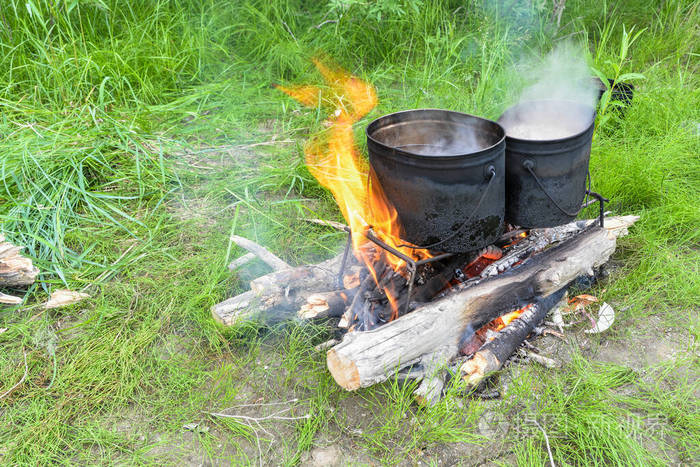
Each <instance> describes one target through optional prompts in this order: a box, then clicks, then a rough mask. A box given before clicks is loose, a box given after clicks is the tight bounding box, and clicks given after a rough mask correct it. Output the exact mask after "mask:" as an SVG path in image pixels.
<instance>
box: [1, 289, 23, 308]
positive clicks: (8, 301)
mask: <svg viewBox="0 0 700 467" xmlns="http://www.w3.org/2000/svg"><path fill="white" fill-rule="evenodd" d="M0 303H4V304H5V305H19V304H20V303H22V299H21V298H20V297H15V296H14V295H7V294H4V293H2V292H0Z"/></svg>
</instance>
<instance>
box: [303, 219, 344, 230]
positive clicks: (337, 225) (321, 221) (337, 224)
mask: <svg viewBox="0 0 700 467" xmlns="http://www.w3.org/2000/svg"><path fill="white" fill-rule="evenodd" d="M302 220H305V221H306V222H311V223H312V224H318V225H325V226H327V227H333V228H334V229H336V230H342V231H343V232H349V231H350V227H348V226H347V225H345V224H343V223H341V222H336V221H327V220H325V219H311V218H306V217H305V218H304V219H302Z"/></svg>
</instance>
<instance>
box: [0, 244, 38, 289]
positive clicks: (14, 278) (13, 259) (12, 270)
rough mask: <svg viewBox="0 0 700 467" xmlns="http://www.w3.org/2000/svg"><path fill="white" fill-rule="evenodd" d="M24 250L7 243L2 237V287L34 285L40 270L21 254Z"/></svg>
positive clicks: (0, 264)
mask: <svg viewBox="0 0 700 467" xmlns="http://www.w3.org/2000/svg"><path fill="white" fill-rule="evenodd" d="M22 248H23V247H21V246H15V245H13V244H12V243H10V242H6V241H5V237H4V236H3V235H0V287H25V286H27V285H31V284H33V283H34V280H35V279H36V276H37V275H38V274H39V269H37V268H36V267H34V265H33V264H32V260H31V259H29V258H27V257H24V256H22V255H21V254H20V251H22Z"/></svg>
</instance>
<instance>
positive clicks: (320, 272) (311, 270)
mask: <svg viewBox="0 0 700 467" xmlns="http://www.w3.org/2000/svg"><path fill="white" fill-rule="evenodd" d="M342 257H343V255H342V254H341V255H338V256H335V257H333V258H331V259H329V260H326V261H323V262H321V263H318V264H312V265H307V266H299V267H295V268H288V269H283V270H280V271H274V272H271V273H270V274H266V275H264V276H261V277H258V278H257V279H254V280H252V281H251V282H250V288H251V290H249V291H247V292H243V293H241V294H239V295H236V296H234V297H231V298H229V299H228V300H224V301H223V302H221V303H218V304H216V305H214V306H213V307H212V308H211V312H212V316H213V317H214V319H215V320H216V321H218V322H220V323H221V324H223V325H226V326H233V325H235V324H238V323H241V322H242V321H245V320H252V319H256V318H261V317H262V318H264V319H266V320H267V319H270V320H276V319H283V318H288V319H291V317H292V315H293V314H296V312H297V310H298V309H299V306H301V305H302V304H303V303H305V302H306V299H307V297H308V296H309V295H311V294H312V293H314V292H318V291H324V290H330V289H334V288H335V287H336V285H337V284H336V281H337V275H338V270H339V268H340V262H341V260H342Z"/></svg>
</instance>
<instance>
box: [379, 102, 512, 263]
mask: <svg viewBox="0 0 700 467" xmlns="http://www.w3.org/2000/svg"><path fill="white" fill-rule="evenodd" d="M366 133H367V147H368V151H369V162H370V183H371V184H372V185H375V184H378V186H379V187H381V189H382V191H383V192H384V195H385V196H386V198H387V200H388V202H390V203H391V204H392V205H393V207H394V208H395V209H396V212H397V216H398V222H399V224H400V226H401V227H402V235H401V238H402V240H404V241H406V242H410V243H411V244H413V245H415V246H417V247H420V248H427V249H430V250H434V251H445V252H467V251H472V250H476V249H479V248H483V247H485V246H487V245H489V244H491V243H493V242H494V241H495V240H496V239H497V238H498V237H499V236H500V235H501V234H502V233H503V227H504V210H505V206H504V197H505V132H504V130H503V128H502V127H501V126H500V125H498V124H497V123H496V122H493V121H490V120H486V119H483V118H480V117H476V116H473V115H468V114H464V113H460V112H453V111H448V110H437V109H418V110H408V111H404V112H397V113H393V114H389V115H385V116H383V117H380V118H378V119H377V120H375V121H373V122H372V123H370V124H369V126H368V127H367V132H366Z"/></svg>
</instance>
